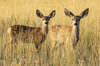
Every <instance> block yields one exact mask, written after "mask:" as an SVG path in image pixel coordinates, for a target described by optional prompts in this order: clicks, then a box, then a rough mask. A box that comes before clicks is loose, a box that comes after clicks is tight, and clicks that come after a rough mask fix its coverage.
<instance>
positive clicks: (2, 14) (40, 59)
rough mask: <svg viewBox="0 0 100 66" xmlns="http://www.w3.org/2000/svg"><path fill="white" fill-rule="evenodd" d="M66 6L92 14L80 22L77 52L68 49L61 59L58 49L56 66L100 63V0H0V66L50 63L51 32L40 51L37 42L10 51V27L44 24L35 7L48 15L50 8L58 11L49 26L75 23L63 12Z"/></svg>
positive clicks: (73, 10)
mask: <svg viewBox="0 0 100 66" xmlns="http://www.w3.org/2000/svg"><path fill="white" fill-rule="evenodd" d="M64 8H67V9H68V10H70V11H71V12H73V13H74V14H75V15H79V14H80V13H81V12H82V11H83V10H85V9H86V8H89V14H88V16H87V17H85V18H84V19H82V20H81V21H80V40H79V42H78V44H77V47H76V51H77V52H76V53H75V54H73V53H69V55H68V54H67V52H69V51H67V52H66V54H64V55H62V58H60V57H59V55H61V53H60V52H59V50H58V51H55V57H54V60H53V65H54V66H99V65H100V57H99V56H100V0H0V66H39V65H41V66H51V61H52V59H51V51H50V46H51V41H50V36H49V34H48V38H47V39H46V41H45V42H44V43H43V44H42V49H41V53H40V54H36V52H35V50H36V49H35V47H34V44H32V43H28V44H27V43H22V42H20V43H19V44H18V45H17V48H16V49H13V52H11V46H10V45H9V36H8V34H7V29H8V28H9V27H10V26H11V25H15V24H21V25H27V26H36V27H39V26H41V23H42V19H40V18H38V17H37V16H36V9H39V10H40V11H41V12H42V13H43V14H44V15H49V13H50V12H51V11H53V10H56V15H55V17H54V18H52V19H51V20H50V23H49V28H50V27H51V26H53V25H58V24H60V25H71V26H72V22H71V19H70V18H69V17H67V16H66V15H65V14H64ZM66 48H68V47H66ZM69 49H70V48H69ZM62 51H64V50H62ZM74 55H75V56H76V57H75V58H76V60H75V59H74Z"/></svg>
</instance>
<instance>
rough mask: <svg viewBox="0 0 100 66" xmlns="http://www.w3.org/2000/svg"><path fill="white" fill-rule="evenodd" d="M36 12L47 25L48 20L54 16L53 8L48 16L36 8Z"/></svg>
mask: <svg viewBox="0 0 100 66" xmlns="http://www.w3.org/2000/svg"><path fill="white" fill-rule="evenodd" d="M36 14H37V16H38V17H40V18H42V20H43V24H45V25H48V24H49V20H50V19H51V18H52V17H54V16H55V10H53V11H52V12H51V13H50V14H49V15H48V16H44V15H43V14H42V13H41V12H40V11H39V10H38V9H37V10H36Z"/></svg>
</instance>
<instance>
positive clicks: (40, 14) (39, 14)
mask: <svg viewBox="0 0 100 66" xmlns="http://www.w3.org/2000/svg"><path fill="white" fill-rule="evenodd" d="M36 14H37V16H38V17H40V18H42V17H44V16H43V14H42V13H41V12H40V11H39V10H38V9H37V10H36Z"/></svg>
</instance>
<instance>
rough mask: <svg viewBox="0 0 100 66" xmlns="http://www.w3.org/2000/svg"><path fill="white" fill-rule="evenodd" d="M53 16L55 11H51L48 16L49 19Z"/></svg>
mask: <svg viewBox="0 0 100 66" xmlns="http://www.w3.org/2000/svg"><path fill="white" fill-rule="evenodd" d="M55 14H56V11H55V10H53V11H52V12H51V13H50V14H49V17H50V18H52V17H54V16H55Z"/></svg>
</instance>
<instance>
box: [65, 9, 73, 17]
mask: <svg viewBox="0 0 100 66" xmlns="http://www.w3.org/2000/svg"><path fill="white" fill-rule="evenodd" d="M64 12H65V14H66V16H68V17H73V16H74V14H73V13H72V12H70V11H69V10H68V9H66V8H65V9H64Z"/></svg>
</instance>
